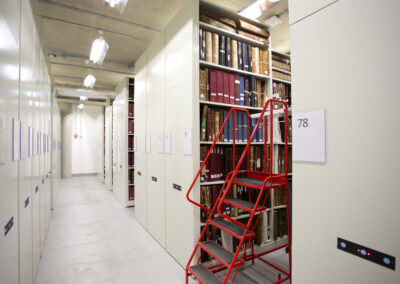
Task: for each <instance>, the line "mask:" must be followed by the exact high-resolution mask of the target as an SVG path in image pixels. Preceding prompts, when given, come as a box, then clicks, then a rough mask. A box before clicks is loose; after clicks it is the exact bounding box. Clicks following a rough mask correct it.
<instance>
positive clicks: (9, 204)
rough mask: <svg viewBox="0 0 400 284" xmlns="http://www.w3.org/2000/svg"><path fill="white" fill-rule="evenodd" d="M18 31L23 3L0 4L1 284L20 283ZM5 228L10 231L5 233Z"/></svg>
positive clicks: (2, 2) (3, 2) (9, 2)
mask: <svg viewBox="0 0 400 284" xmlns="http://www.w3.org/2000/svg"><path fill="white" fill-rule="evenodd" d="M19 31H20V1H0V135H1V137H0V141H1V143H2V145H0V151H2V153H1V157H2V158H1V161H0V181H1V185H0V226H1V228H2V230H1V232H0V234H1V235H0V252H1V253H0V263H1V265H0V275H1V280H0V281H1V282H2V283H18V162H17V161H12V144H13V141H12V136H13V135H12V119H13V118H14V119H15V120H18V95H19V91H18V88H19V47H20V40H19V38H20V34H19ZM9 222H10V223H9ZM7 224H9V226H7ZM11 224H12V226H11ZM5 226H7V227H8V228H9V229H8V230H4V229H5Z"/></svg>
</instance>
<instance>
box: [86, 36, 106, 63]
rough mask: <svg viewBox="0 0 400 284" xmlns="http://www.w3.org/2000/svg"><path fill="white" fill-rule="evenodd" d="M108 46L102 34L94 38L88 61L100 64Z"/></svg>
mask: <svg viewBox="0 0 400 284" xmlns="http://www.w3.org/2000/svg"><path fill="white" fill-rule="evenodd" d="M109 47H110V46H109V45H108V43H107V42H106V41H105V40H104V39H103V37H102V36H100V37H99V38H97V39H95V40H94V41H93V43H92V50H91V51H90V61H92V62H94V63H98V64H102V63H103V60H104V58H105V57H106V53H107V50H108V48H109Z"/></svg>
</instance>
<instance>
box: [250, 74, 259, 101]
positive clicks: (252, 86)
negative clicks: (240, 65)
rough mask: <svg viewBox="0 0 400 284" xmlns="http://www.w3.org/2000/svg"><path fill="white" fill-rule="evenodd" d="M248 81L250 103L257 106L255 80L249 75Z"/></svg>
mask: <svg viewBox="0 0 400 284" xmlns="http://www.w3.org/2000/svg"><path fill="white" fill-rule="evenodd" d="M250 81H251V85H250V86H251V96H250V98H251V103H250V105H251V106H252V107H257V106H258V102H257V80H256V78H254V77H253V76H251V77H250Z"/></svg>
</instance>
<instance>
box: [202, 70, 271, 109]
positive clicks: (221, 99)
mask: <svg viewBox="0 0 400 284" xmlns="http://www.w3.org/2000/svg"><path fill="white" fill-rule="evenodd" d="M265 99H266V87H265V82H264V81H263V80H259V79H256V78H254V77H253V76H239V75H237V74H232V73H227V72H223V71H218V70H213V69H208V68H205V69H200V100H201V101H210V102H217V103H224V104H231V105H240V106H248V107H259V108H261V107H263V106H264V102H265Z"/></svg>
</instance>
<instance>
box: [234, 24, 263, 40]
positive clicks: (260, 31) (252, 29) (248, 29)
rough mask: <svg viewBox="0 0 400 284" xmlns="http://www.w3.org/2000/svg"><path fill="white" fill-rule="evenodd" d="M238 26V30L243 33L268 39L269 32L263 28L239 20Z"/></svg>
mask: <svg viewBox="0 0 400 284" xmlns="http://www.w3.org/2000/svg"><path fill="white" fill-rule="evenodd" d="M238 25H239V27H240V29H241V30H243V31H246V32H249V33H252V34H254V35H257V36H260V37H264V38H269V32H268V31H267V30H265V29H263V28H260V27H257V26H255V25H253V24H250V23H248V22H245V21H243V20H239V23H238Z"/></svg>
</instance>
